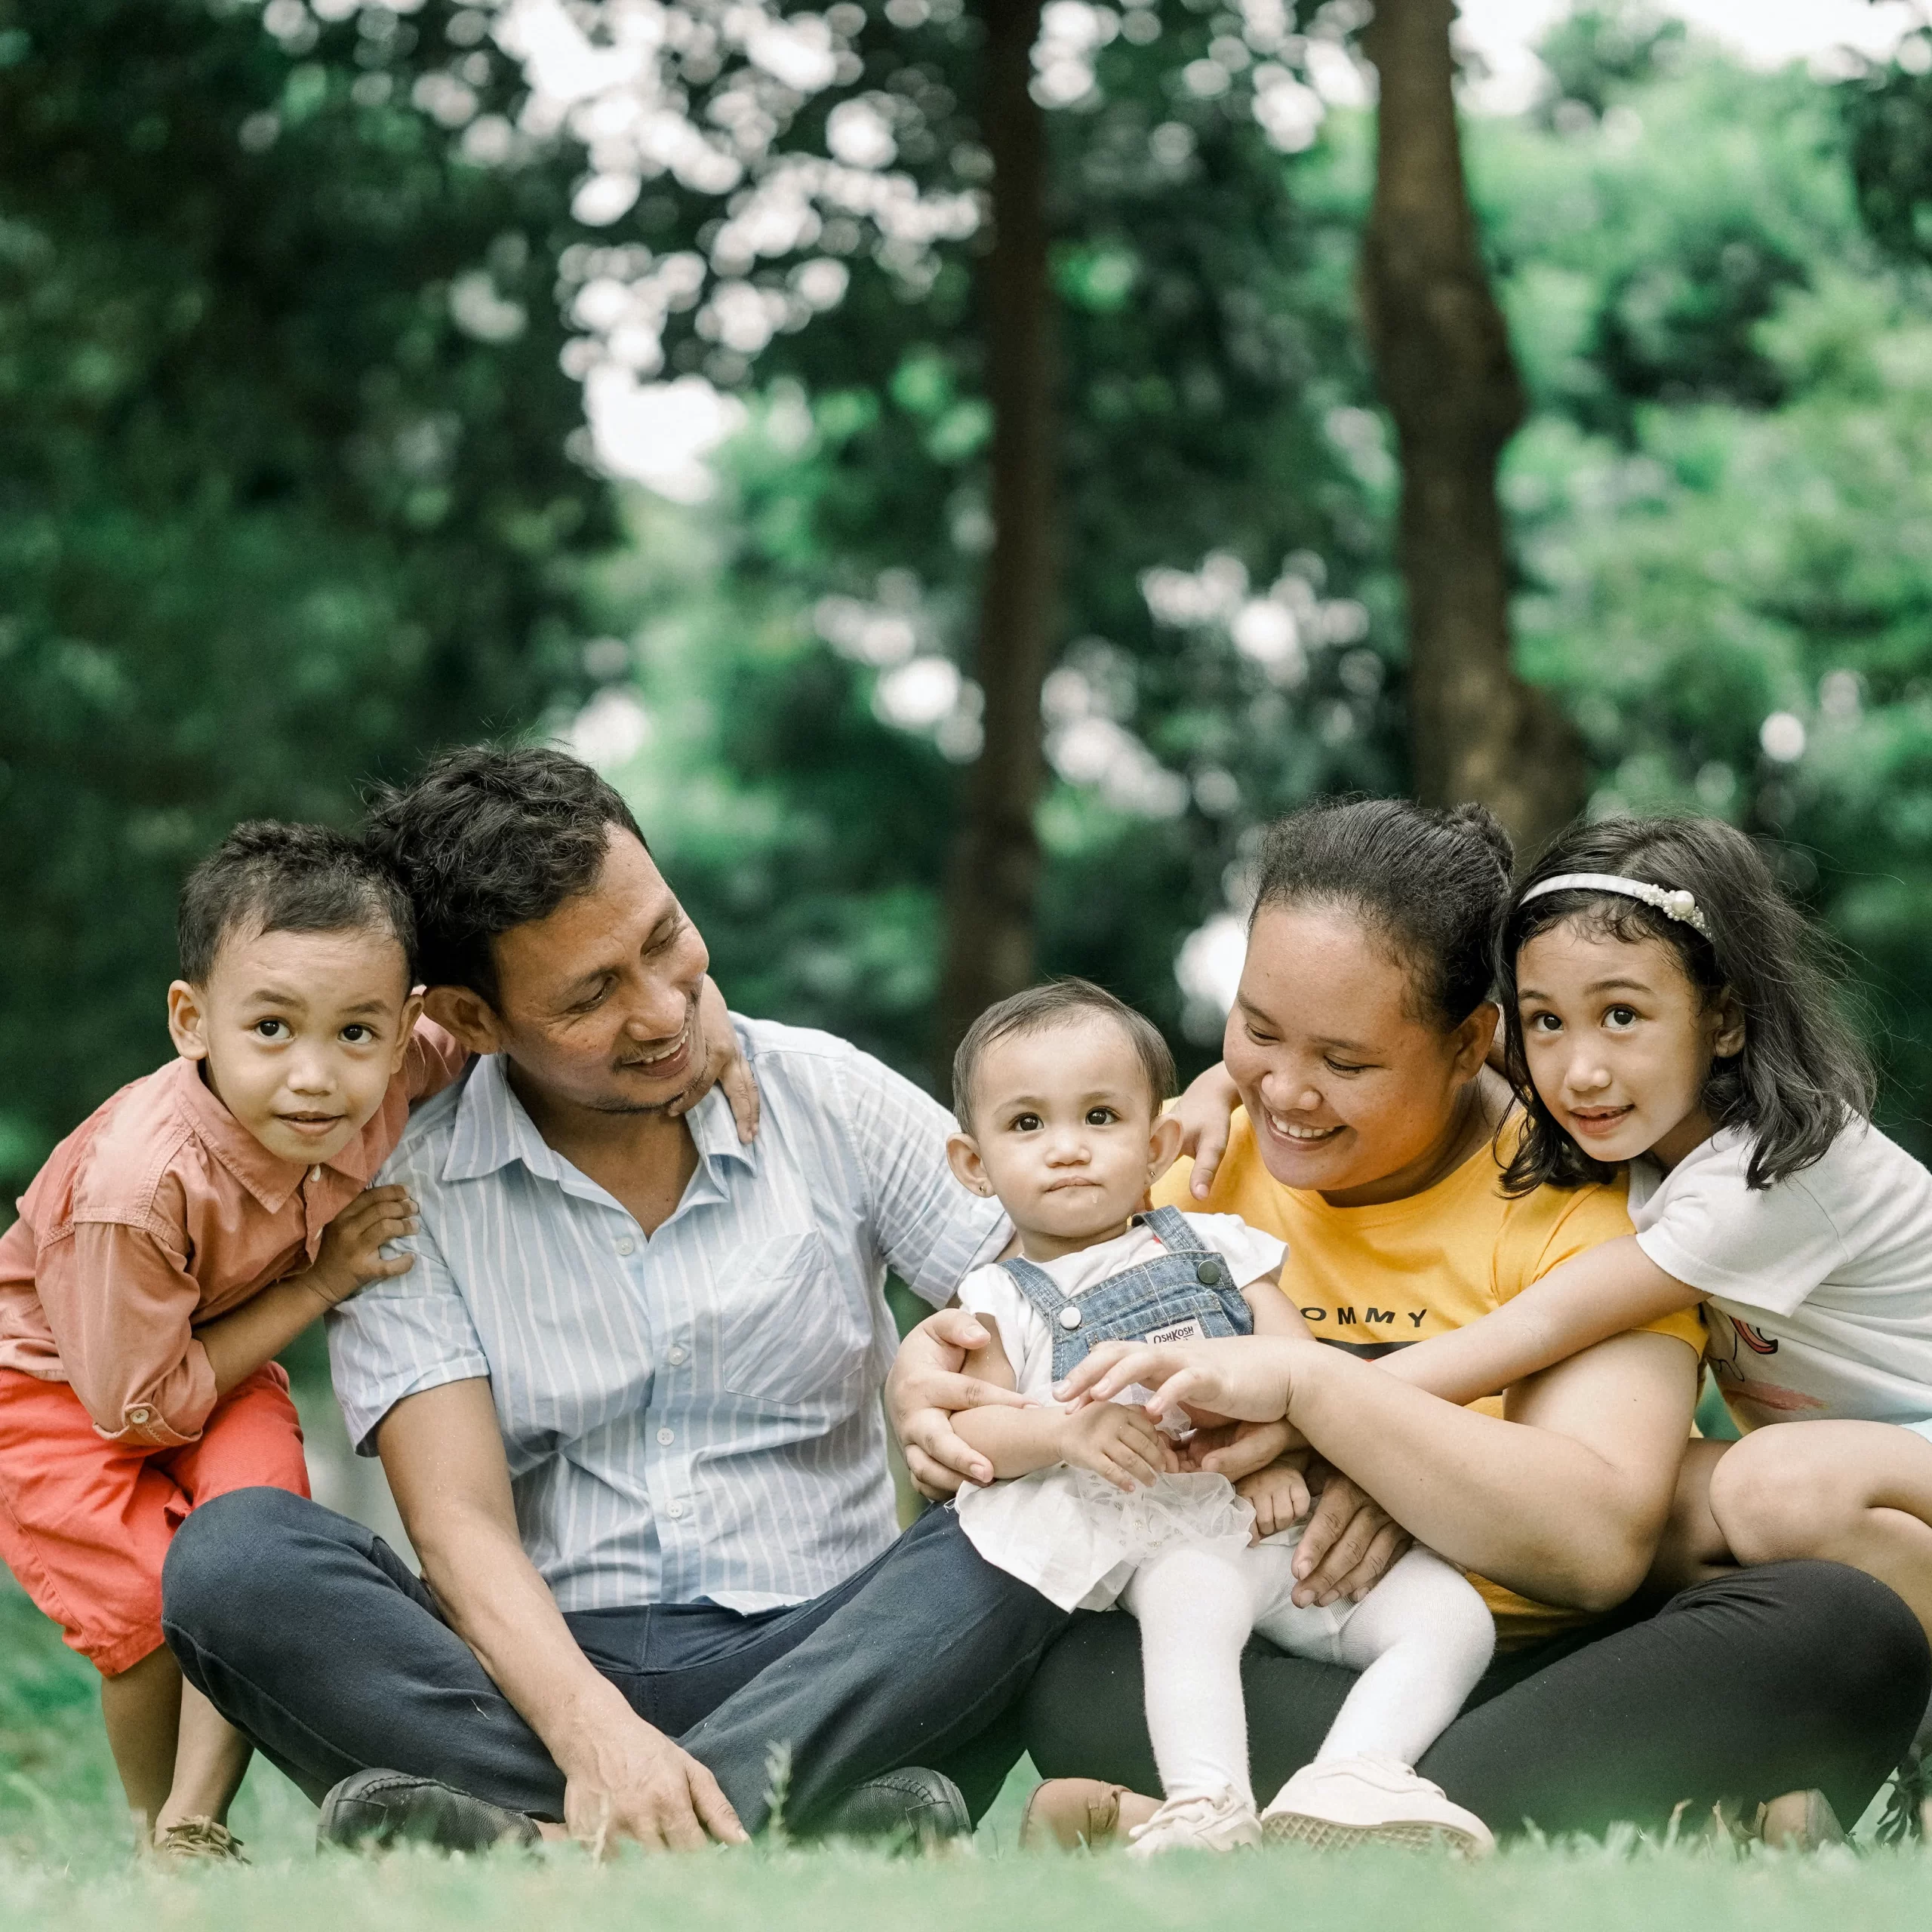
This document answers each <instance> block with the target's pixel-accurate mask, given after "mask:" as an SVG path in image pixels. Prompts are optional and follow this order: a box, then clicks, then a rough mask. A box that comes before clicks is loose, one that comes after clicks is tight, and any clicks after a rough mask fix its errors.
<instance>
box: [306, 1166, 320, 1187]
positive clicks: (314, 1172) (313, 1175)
mask: <svg viewBox="0 0 1932 1932" xmlns="http://www.w3.org/2000/svg"><path fill="white" fill-rule="evenodd" d="M321 1177H322V1171H321V1168H310V1169H309V1181H310V1182H311V1183H314V1182H316V1181H318V1180H321Z"/></svg>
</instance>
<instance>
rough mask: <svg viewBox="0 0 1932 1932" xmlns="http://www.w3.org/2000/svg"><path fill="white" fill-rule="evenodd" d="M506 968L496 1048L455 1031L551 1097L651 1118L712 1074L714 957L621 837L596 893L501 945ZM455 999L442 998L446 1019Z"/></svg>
mask: <svg viewBox="0 0 1932 1932" xmlns="http://www.w3.org/2000/svg"><path fill="white" fill-rule="evenodd" d="M495 958H496V967H497V1004H496V1006H495V1008H494V1010H491V1009H488V1008H485V1009H483V1011H485V1014H487V1015H488V1022H489V1023H490V1026H491V1031H492V1032H494V1036H495V1037H494V1039H493V1040H492V1041H491V1042H490V1043H489V1044H488V1045H485V1044H484V1042H483V1041H481V1040H475V1041H472V1040H471V1039H469V1038H467V1035H468V1034H469V1032H470V1030H471V1029H469V1028H468V1027H466V1026H457V1027H455V1028H454V1029H453V1030H454V1031H455V1032H457V1035H458V1037H459V1038H464V1039H465V1043H466V1044H475V1045H477V1046H478V1047H480V1048H481V1049H482V1050H483V1051H500V1052H503V1053H505V1054H508V1055H509V1057H510V1059H511V1060H513V1061H514V1062H515V1064H516V1066H517V1068H518V1071H519V1072H521V1074H522V1075H523V1076H524V1078H525V1080H527V1081H530V1082H531V1083H534V1084H535V1085H536V1086H537V1088H540V1089H541V1090H542V1091H543V1093H544V1094H545V1095H546V1097H549V1098H552V1099H555V1100H561V1101H564V1102H566V1103H570V1104H571V1105H574V1106H579V1107H582V1108H585V1109H588V1110H589V1111H590V1112H595V1113H652V1112H657V1110H658V1109H660V1108H663V1107H665V1106H669V1104H670V1103H671V1102H672V1101H673V1100H675V1099H676V1098H677V1097H678V1095H679V1094H681V1093H683V1092H684V1091H685V1089H686V1088H688V1087H690V1086H691V1084H692V1083H693V1082H694V1081H695V1080H696V1079H697V1077H698V1075H700V1073H701V1072H703V1063H704V1055H705V1045H704V1039H703V1032H702V1030H701V1029H700V1026H699V1025H698V1017H697V1001H698V993H699V990H700V988H701V987H702V986H703V983H704V976H705V973H706V969H707V968H709V965H710V963H711V961H710V955H709V954H708V953H707V952H706V951H705V948H704V941H703V940H702V939H700V937H698V933H697V928H696V927H695V926H694V925H693V924H691V921H690V920H688V918H685V911H684V908H683V907H682V906H680V905H679V904H678V901H677V899H676V897H675V895H674V894H672V891H671V888H670V887H669V886H668V885H667V884H666V883H665V882H664V877H663V874H662V873H661V872H659V871H658V869H657V866H656V865H654V863H652V860H651V854H649V853H648V852H647V851H645V849H644V847H643V846H642V845H641V844H640V843H639V842H638V840H637V839H636V838H634V837H632V835H631V834H630V833H629V832H626V831H625V830H623V829H622V828H621V827H615V828H613V829H612V831H611V836H610V841H609V843H608V845H607V846H606V848H605V854H604V863H603V865H602V866H601V868H600V869H599V870H598V875H597V877H596V879H595V881H594V882H593V884H592V886H591V888H590V889H589V891H587V892H581V893H579V894H577V896H576V897H574V898H571V899H567V900H565V901H564V903H562V904H561V906H558V908H557V909H556V910H555V912H552V913H551V914H550V915H549V916H548V917H547V918H542V919H533V920H531V921H530V922H529V923H528V924H526V925H521V926H515V927H513V928H512V929H511V930H510V931H508V932H506V933H505V934H502V935H501V936H500V937H499V938H498V939H497V941H496V944H495ZM446 991H447V989H437V991H436V992H435V993H432V995H431V1000H432V1011H435V1013H436V1015H437V1017H438V1018H439V1019H441V1018H443V1017H444V1013H445V1011H446V1010H447V1002H446V1001H445V998H442V997H441V995H444V994H445V992H446ZM479 1004H480V1003H479ZM445 1024H448V1021H447V1020H445Z"/></svg>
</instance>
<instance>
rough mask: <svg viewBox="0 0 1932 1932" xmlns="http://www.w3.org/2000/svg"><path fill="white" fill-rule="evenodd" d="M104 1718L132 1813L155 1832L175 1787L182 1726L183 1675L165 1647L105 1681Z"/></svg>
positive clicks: (109, 1746)
mask: <svg viewBox="0 0 1932 1932" xmlns="http://www.w3.org/2000/svg"><path fill="white" fill-rule="evenodd" d="M100 1714H101V1716H102V1718H103V1719H104V1720H105V1721H106V1725H107V1743H108V1748H109V1749H110V1750H111V1751H112V1752H113V1753H114V1768H115V1770H117V1771H118V1772H119V1773H120V1774H121V1789H122V1790H123V1791H125V1792H126V1793H127V1794H128V1809H129V1810H131V1811H133V1812H134V1813H136V1814H137V1815H138V1816H139V1817H140V1818H142V1819H143V1820H144V1821H145V1825H146V1831H147V1832H152V1831H153V1829H154V1824H155V1819H156V1818H157V1817H159V1816H160V1814H161V1810H162V1807H163V1806H164V1805H165V1804H166V1803H167V1802H168V1790H169V1788H170V1787H171V1786H172V1785H173V1783H174V1757H175V1752H176V1749H177V1737H178V1735H179V1732H180V1721H181V1672H180V1669H178V1668H177V1666H176V1664H175V1662H174V1657H172V1656H171V1654H170V1653H169V1651H168V1647H167V1645H166V1644H163V1645H162V1647H161V1648H160V1649H159V1650H158V1651H149V1653H148V1654H147V1655H146V1657H143V1658H142V1660H140V1663H137V1664H135V1665H134V1666H132V1667H131V1669H127V1670H124V1671H122V1672H121V1673H120V1674H119V1675H118V1676H115V1677H103V1678H102V1679H101V1681H100Z"/></svg>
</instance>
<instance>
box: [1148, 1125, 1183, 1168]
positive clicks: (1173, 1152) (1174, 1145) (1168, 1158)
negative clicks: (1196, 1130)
mask: <svg viewBox="0 0 1932 1932" xmlns="http://www.w3.org/2000/svg"><path fill="white" fill-rule="evenodd" d="M1186 1131H1187V1130H1186V1128H1184V1127H1183V1126H1182V1125H1181V1124H1180V1121H1179V1120H1177V1118H1175V1117H1174V1115H1172V1114H1163V1115H1161V1117H1160V1118H1159V1119H1158V1120H1157V1121H1155V1123H1154V1131H1153V1132H1152V1134H1150V1135H1149V1137H1148V1139H1147V1178H1148V1180H1149V1181H1150V1182H1152V1181H1157V1180H1159V1179H1160V1178H1161V1176H1162V1175H1163V1174H1165V1173H1166V1172H1167V1171H1168V1169H1169V1168H1171V1167H1172V1166H1173V1165H1174V1163H1175V1161H1177V1160H1179V1159H1180V1143H1181V1137H1182V1135H1183V1134H1185V1133H1186Z"/></svg>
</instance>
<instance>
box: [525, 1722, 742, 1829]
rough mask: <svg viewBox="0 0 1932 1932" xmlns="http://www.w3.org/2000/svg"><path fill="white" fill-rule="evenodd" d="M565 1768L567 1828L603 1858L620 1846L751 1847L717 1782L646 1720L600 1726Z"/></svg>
mask: <svg viewBox="0 0 1932 1932" xmlns="http://www.w3.org/2000/svg"><path fill="white" fill-rule="evenodd" d="M559 1763H560V1764H561V1766H562V1769H563V1772H564V1777H565V1785H564V1823H565V1826H566V1827H567V1828H568V1830H569V1832H570V1835H571V1837H572V1838H575V1839H577V1841H578V1842H579V1843H580V1844H585V1845H588V1846H589V1847H590V1848H591V1850H592V1851H593V1852H595V1854H597V1855H598V1857H602V1856H603V1855H604V1854H605V1852H606V1851H607V1850H611V1849H614V1847H615V1846H616V1845H617V1843H618V1842H619V1841H629V1842H630V1843H632V1844H640V1845H641V1846H643V1847H644V1848H645V1850H647V1851H697V1850H700V1849H701V1848H702V1847H704V1846H705V1845H707V1844H713V1843H715V1844H746V1843H748V1842H749V1839H748V1837H747V1835H746V1831H745V1828H744V1826H742V1825H741V1824H740V1823H738V1814H737V1812H735V1811H734V1810H732V1809H731V1801H729V1800H728V1798H726V1797H725V1795H724V1792H722V1791H721V1790H720V1789H718V1780H716V1779H715V1777H712V1775H711V1774H710V1773H709V1771H708V1770H706V1769H705V1767H703V1765H702V1764H700V1763H699V1762H698V1761H697V1759H696V1758H694V1757H692V1756H691V1755H690V1753H689V1752H685V1751H681V1750H679V1749H678V1747H677V1746H676V1745H675V1744H674V1743H672V1742H671V1740H670V1739H669V1738H668V1737H666V1736H665V1735H664V1734H663V1732H662V1731H660V1730H653V1729H652V1728H651V1726H650V1725H649V1724H646V1723H645V1721H644V1720H643V1719H642V1718H635V1717H633V1718H631V1719H630V1720H629V1722H628V1723H626V1722H625V1721H623V1719H622V1718H620V1719H619V1720H618V1721H617V1722H616V1723H615V1724H608V1725H604V1726H601V1727H599V1729H598V1731H597V1732H596V1733H595V1734H594V1735H593V1736H592V1737H590V1738H589V1739H588V1740H586V1743H585V1744H584V1745H583V1748H582V1749H581V1751H580V1752H579V1751H575V1750H573V1751H571V1752H569V1753H568V1755H567V1760H566V1759H565V1758H560V1759H559Z"/></svg>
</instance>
